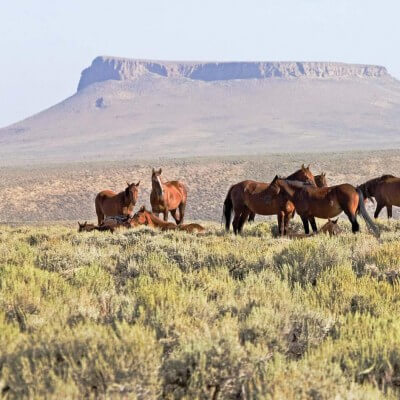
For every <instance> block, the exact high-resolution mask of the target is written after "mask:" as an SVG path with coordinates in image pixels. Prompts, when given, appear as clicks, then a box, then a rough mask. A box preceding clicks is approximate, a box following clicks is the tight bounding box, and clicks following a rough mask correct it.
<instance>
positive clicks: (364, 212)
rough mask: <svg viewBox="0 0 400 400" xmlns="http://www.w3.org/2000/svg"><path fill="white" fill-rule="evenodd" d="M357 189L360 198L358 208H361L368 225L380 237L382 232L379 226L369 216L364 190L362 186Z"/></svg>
mask: <svg viewBox="0 0 400 400" xmlns="http://www.w3.org/2000/svg"><path fill="white" fill-rule="evenodd" d="M356 190H357V193H358V198H359V200H358V209H359V210H360V213H361V215H362V217H363V218H364V220H365V222H366V224H367V226H368V227H369V228H370V230H372V232H373V233H374V235H375V236H376V237H378V238H379V237H380V235H381V233H380V231H379V228H378V227H377V226H376V225H375V224H374V222H373V221H372V219H371V217H370V216H369V214H368V212H367V209H366V208H365V205H364V195H363V193H362V190H361V189H360V188H357V189H356Z"/></svg>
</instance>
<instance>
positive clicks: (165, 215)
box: [164, 209, 168, 222]
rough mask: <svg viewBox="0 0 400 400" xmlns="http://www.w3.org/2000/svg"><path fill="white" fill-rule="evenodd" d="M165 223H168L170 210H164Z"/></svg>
mask: <svg viewBox="0 0 400 400" xmlns="http://www.w3.org/2000/svg"><path fill="white" fill-rule="evenodd" d="M164 221H165V222H168V210H167V209H164Z"/></svg>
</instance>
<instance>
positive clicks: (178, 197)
mask: <svg viewBox="0 0 400 400" xmlns="http://www.w3.org/2000/svg"><path fill="white" fill-rule="evenodd" d="M163 186H164V191H165V192H168V193H167V198H168V200H169V201H170V202H172V203H175V202H176V201H178V202H179V203H181V202H183V203H185V202H186V199H187V189H186V186H185V184H184V183H182V182H179V181H169V182H165V183H164V184H163Z"/></svg>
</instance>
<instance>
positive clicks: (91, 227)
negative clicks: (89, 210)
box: [78, 221, 114, 233]
mask: <svg viewBox="0 0 400 400" xmlns="http://www.w3.org/2000/svg"><path fill="white" fill-rule="evenodd" d="M78 225H79V228H78V232H93V231H111V233H112V232H114V229H112V228H111V227H109V226H107V225H104V224H103V225H100V226H96V225H95V224H88V223H87V221H85V222H84V223H83V224H81V223H80V222H79V221H78Z"/></svg>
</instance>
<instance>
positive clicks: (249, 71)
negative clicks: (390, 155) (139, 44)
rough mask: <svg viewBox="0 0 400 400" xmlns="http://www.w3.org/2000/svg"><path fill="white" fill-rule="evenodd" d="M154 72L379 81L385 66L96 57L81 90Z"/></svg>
mask: <svg viewBox="0 0 400 400" xmlns="http://www.w3.org/2000/svg"><path fill="white" fill-rule="evenodd" d="M146 73H152V74H157V75H159V76H163V77H184V78H189V79H195V80H201V81H219V80H231V79H267V78H273V77H276V78H284V79H293V78H355V77H358V78H379V77H384V76H389V74H388V72H387V71H386V68H385V67H381V66H377V65H360V64H344V63H334V62H198V63H197V62H169V61H146V60H135V59H128V58H116V57H97V58H95V59H94V60H93V62H92V65H91V66H90V67H89V68H86V69H85V70H83V71H82V75H81V79H80V81H79V85H78V91H79V90H82V89H84V88H85V87H86V86H88V85H90V84H92V83H95V82H102V81H106V80H110V79H112V80H133V79H136V78H138V77H140V76H141V75H143V74H146Z"/></svg>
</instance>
